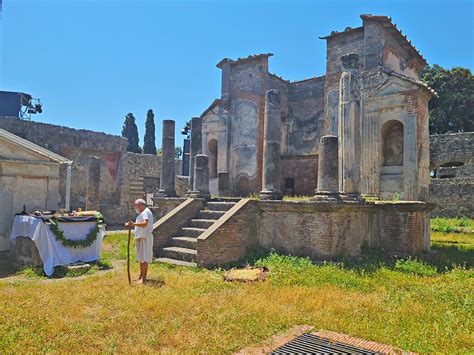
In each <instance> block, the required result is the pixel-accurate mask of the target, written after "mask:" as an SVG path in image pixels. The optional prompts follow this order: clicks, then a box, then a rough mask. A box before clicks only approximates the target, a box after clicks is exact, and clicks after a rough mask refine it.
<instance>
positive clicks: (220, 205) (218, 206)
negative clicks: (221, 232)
mask: <svg viewBox="0 0 474 355" xmlns="http://www.w3.org/2000/svg"><path fill="white" fill-rule="evenodd" d="M206 205H207V208H209V209H210V210H212V211H228V210H230V209H231V208H232V207H234V206H235V205H236V203H235V202H208V203H207V204H206Z"/></svg>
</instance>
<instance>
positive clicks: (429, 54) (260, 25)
mask: <svg viewBox="0 0 474 355" xmlns="http://www.w3.org/2000/svg"><path fill="white" fill-rule="evenodd" d="M2 2H3V4H2V13H1V20H0V26H1V27H0V31H1V32H0V41H1V42H0V90H11V91H22V92H27V93H30V94H32V95H33V96H34V97H38V98H40V99H41V100H42V101H43V104H44V111H43V113H42V114H40V115H36V116H33V119H34V120H37V121H42V122H48V123H53V124H59V125H65V126H69V127H74V128H85V129H91V130H97V131H104V132H107V133H111V134H120V133H121V129H122V124H123V120H124V116H125V115H126V114H127V113H128V112H133V113H134V114H135V117H136V118H137V124H138V129H139V134H140V144H142V143H143V133H144V121H145V118H146V111H147V110H148V109H149V108H152V109H153V110H154V112H155V123H156V126H157V132H156V133H157V146H160V145H161V120H162V119H164V118H172V119H175V120H176V122H177V134H176V136H177V139H178V140H177V145H181V143H182V136H181V135H180V134H179V129H180V128H181V127H182V126H183V125H184V122H185V121H186V120H188V119H189V118H191V117H192V116H198V115H200V114H201V113H202V111H204V109H205V108H206V107H207V106H208V105H209V104H210V103H211V102H212V100H213V99H214V98H216V97H219V95H220V70H219V69H218V68H216V67H215V65H216V64H217V63H218V62H219V61H220V60H221V59H222V58H224V57H230V58H234V59H235V58H237V57H244V56H247V55H249V54H255V53H265V52H271V53H274V54H275V56H274V57H272V58H270V71H271V72H273V73H276V74H278V75H280V76H283V77H284V78H285V79H289V80H300V79H304V78H307V77H311V76H315V75H318V76H319V75H323V74H324V72H325V51H326V45H325V41H323V40H320V39H319V38H318V36H323V35H327V34H329V33H330V32H331V31H332V30H339V31H341V30H344V28H346V27H348V26H351V27H357V26H360V24H361V20H360V18H359V15H360V14H363V13H372V14H379V15H388V16H391V17H392V21H394V22H395V23H396V24H397V26H398V27H399V28H401V29H402V31H403V33H405V34H406V35H407V36H408V38H409V39H410V40H411V41H412V42H413V44H414V45H415V46H416V47H417V48H418V49H419V50H420V51H421V52H422V54H423V55H424V56H425V58H426V59H427V60H428V62H429V63H430V64H435V63H436V64H440V65H442V66H445V67H453V66H465V67H469V68H471V70H472V68H473V51H474V43H473V41H474V40H473V32H474V29H473V23H474V10H473V3H474V2H473V1H468V0H464V1H460V0H450V1H436V0H434V1H413V0H412V1H403V0H402V1H395V0H387V1H384V0H378V1H298V0H288V1H263V0H261V1H258V0H254V1H210V0H207V1H202V0H200V1H196V0H187V1H151V0H148V1H147V0H141V1H140V0H135V1H132V0H128V1H125V0H123V1H121V0H29V1H27V0H3V1H2V0H0V4H1V3H2Z"/></svg>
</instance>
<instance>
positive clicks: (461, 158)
mask: <svg viewBox="0 0 474 355" xmlns="http://www.w3.org/2000/svg"><path fill="white" fill-rule="evenodd" d="M459 163H462V164H466V163H468V162H467V157H466V152H445V153H442V154H438V155H432V156H431V157H430V170H435V169H438V168H439V167H442V166H448V165H449V164H453V165H457V164H459Z"/></svg>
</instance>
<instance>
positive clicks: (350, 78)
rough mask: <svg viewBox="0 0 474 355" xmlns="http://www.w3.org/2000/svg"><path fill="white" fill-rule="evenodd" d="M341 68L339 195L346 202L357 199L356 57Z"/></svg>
mask: <svg viewBox="0 0 474 355" xmlns="http://www.w3.org/2000/svg"><path fill="white" fill-rule="evenodd" d="M341 61H342V66H343V68H344V70H343V72H342V74H341V79H340V83H339V127H338V130H339V132H338V134H339V159H338V160H339V174H338V175H339V192H340V193H341V197H343V198H347V199H359V198H360V191H361V190H360V172H361V169H360V164H361V155H360V153H361V149H362V143H361V130H360V82H359V70H358V67H359V56H358V55H357V54H354V53H352V54H348V55H345V56H343V57H341Z"/></svg>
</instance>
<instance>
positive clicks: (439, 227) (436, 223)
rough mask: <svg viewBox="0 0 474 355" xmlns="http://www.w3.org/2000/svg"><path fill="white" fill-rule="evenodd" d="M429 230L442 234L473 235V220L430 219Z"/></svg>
mask: <svg viewBox="0 0 474 355" xmlns="http://www.w3.org/2000/svg"><path fill="white" fill-rule="evenodd" d="M431 230H432V231H434V232H443V233H474V220H472V219H469V218H466V217H462V218H432V219H431Z"/></svg>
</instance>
